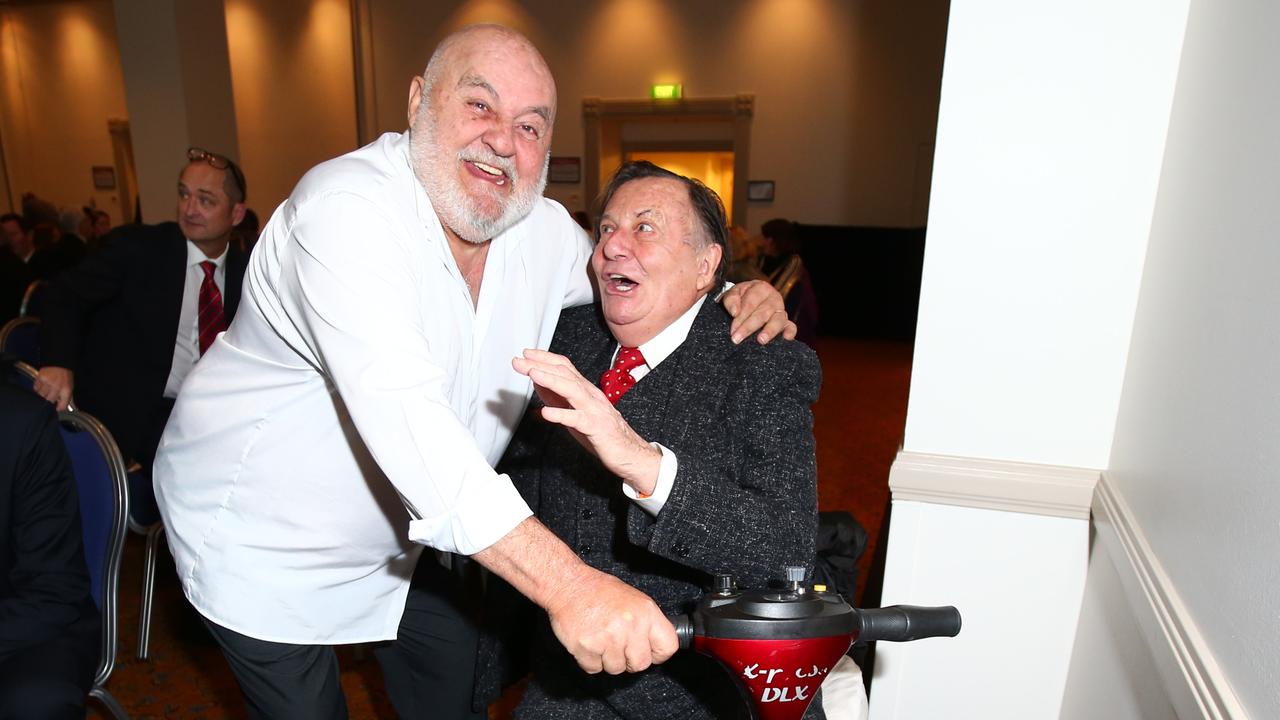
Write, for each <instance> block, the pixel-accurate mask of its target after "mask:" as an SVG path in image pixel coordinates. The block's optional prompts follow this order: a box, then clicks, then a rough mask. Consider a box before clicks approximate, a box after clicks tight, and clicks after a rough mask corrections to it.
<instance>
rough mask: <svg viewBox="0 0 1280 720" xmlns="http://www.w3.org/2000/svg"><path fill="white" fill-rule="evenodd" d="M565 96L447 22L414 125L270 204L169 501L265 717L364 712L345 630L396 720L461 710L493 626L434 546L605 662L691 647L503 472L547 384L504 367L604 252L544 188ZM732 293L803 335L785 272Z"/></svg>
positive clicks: (171, 521) (413, 88)
mask: <svg viewBox="0 0 1280 720" xmlns="http://www.w3.org/2000/svg"><path fill="white" fill-rule="evenodd" d="M555 104H556V92H555V83H554V82H553V80H552V78H551V73H550V71H549V70H548V68H547V66H546V63H545V62H544V61H543V59H542V57H541V55H539V53H538V52H537V50H536V49H535V48H534V47H533V46H532V45H531V44H530V43H529V41H528V40H527V39H526V38H524V37H523V36H521V35H520V34H518V33H516V32H514V31H511V30H509V29H507V28H503V27H499V26H491V25H490V26H475V27H470V28H466V29H464V30H462V31H459V32H458V33H455V34H454V35H451V36H450V37H448V38H446V39H445V40H444V41H443V42H442V43H441V45H440V46H439V47H438V48H437V49H436V52H435V53H434V54H433V55H432V58H431V61H430V62H429V63H428V65H427V68H426V71H425V72H424V74H423V76H422V77H418V78H415V79H414V80H413V81H412V83H411V85H410V88H409V107H408V120H409V123H410V126H411V130H410V131H409V132H408V133H405V134H399V133H388V134H386V135H383V136H382V137H381V138H379V139H378V140H376V141H375V142H373V143H372V144H370V145H369V146H367V147H364V148H362V149H360V150H357V151H355V152H353V153H350V154H348V155H345V156H342V157H340V158H337V159H334V160H331V161H329V162H326V163H323V164H321V165H319V166H318V167H316V168H314V169H312V170H311V171H310V172H309V173H307V175H306V176H304V177H303V179H302V180H301V182H299V184H298V186H297V187H296V188H295V189H294V191H293V193H292V195H291V196H290V197H289V199H288V200H286V201H285V202H284V203H283V204H282V205H281V206H280V207H279V208H277V210H276V212H275V213H274V215H273V216H272V217H271V219H270V221H269V222H268V223H267V225H266V227H265V228H264V230H263V233H262V236H261V239H260V241H259V245H258V246H257V248H255V250H254V254H253V259H252V261H251V263H250V268H249V270H248V273H247V277H246V280H245V293H244V297H243V299H242V306H241V310H240V314H239V315H237V317H236V321H235V322H234V323H233V324H232V326H231V328H230V329H229V330H228V331H227V332H226V333H225V334H223V335H222V336H220V337H219V339H218V340H217V341H216V342H215V343H214V346H213V347H212V348H211V349H210V351H209V352H208V354H206V356H205V358H204V359H203V360H202V361H201V363H200V365H199V366H197V368H196V369H195V371H194V372H193V373H192V375H191V376H190V377H189V378H188V380H187V383H186V385H184V387H183V390H182V393H181V395H180V397H179V399H178V403H177V406H176V407H175V409H174V412H173V416H172V419H171V420H170V423H169V425H168V427H167V429H166V431H165V434H164V438H163V440H162V442H161V448H160V453H159V456H158V458H157V462H156V471H155V478H156V480H155V487H156V495H157V498H158V500H159V502H160V507H161V511H162V513H163V515H164V519H165V523H166V526H167V528H168V532H169V538H170V545H171V548H172V550H173V554H174V558H175V560H176V562H177V566H178V572H179V577H180V578H181V581H182V584H183V588H184V590H185V592H186V594H187V597H188V598H189V599H190V600H191V602H192V604H193V605H194V606H195V607H196V609H198V610H199V611H200V612H201V614H202V615H204V617H205V619H206V621H207V622H208V624H209V625H210V628H211V629H212V631H213V633H214V635H215V637H217V638H218V640H219V642H220V644H221V645H222V647H223V650H224V654H225V655H226V656H227V659H228V661H229V662H230V664H231V666H232V669H233V670H234V671H235V673H236V676H237V679H238V680H239V682H240V686H241V689H242V690H243V691H244V694H245V698H246V702H247V704H248V706H249V711H250V715H251V716H252V717H308V718H340V717H345V716H346V709H345V703H344V701H343V697H342V691H341V687H340V685H339V683H338V670H337V662H336V659H335V656H334V653H333V651H332V648H331V647H330V646H332V645H334V644H340V643H357V642H368V641H383V640H395V643H394V646H393V649H394V652H393V653H390V654H393V655H395V656H396V657H397V659H398V661H397V662H393V663H390V664H388V663H387V662H386V660H385V659H384V657H385V656H386V655H388V653H380V654H379V659H380V660H383V661H384V669H385V670H386V672H385V674H386V676H387V681H388V691H389V694H390V695H391V698H392V702H393V704H394V705H395V706H396V708H397V711H398V712H399V713H400V714H401V715H403V716H415V717H416V716H425V715H424V713H429V714H430V716H431V717H446V718H447V717H458V716H466V713H467V708H466V706H467V705H468V701H469V695H470V689H471V688H470V685H471V669H470V668H469V667H465V668H464V667H462V666H464V665H467V663H465V662H460V661H459V659H460V658H463V657H469V656H471V655H473V654H474V648H475V636H474V630H472V629H469V628H466V627H463V625H465V622H464V621H463V620H462V618H461V615H460V614H459V613H458V612H457V611H456V609H454V608H452V607H450V606H449V604H450V602H451V601H452V600H453V598H451V597H449V596H448V593H447V592H441V591H440V588H438V587H433V585H435V584H437V581H439V582H443V581H442V580H439V579H438V578H437V577H435V575H438V574H439V568H438V566H437V565H434V564H433V563H432V562H430V561H427V562H423V563H422V564H421V565H419V564H418V562H417V561H418V556H419V554H420V553H421V550H422V545H427V546H430V547H432V548H435V549H436V550H438V551H441V552H443V553H454V554H458V555H469V556H471V557H473V558H474V559H475V560H476V561H478V562H479V563H480V564H481V565H483V566H484V567H486V568H488V569H489V570H491V571H492V572H494V573H496V574H498V575H499V576H501V577H503V578H504V579H506V580H507V581H509V582H510V583H511V584H512V585H513V586H514V587H515V588H516V589H517V590H519V591H520V592H521V593H523V594H524V595H526V596H528V597H529V598H530V599H531V600H532V601H533V602H535V603H537V604H538V605H539V606H541V607H542V608H544V609H545V610H546V611H547V613H548V615H549V617H550V618H551V624H552V627H553V628H554V631H555V633H556V637H558V638H559V640H560V642H561V643H563V644H564V646H565V647H566V648H567V649H568V651H569V652H570V653H571V654H572V656H573V657H574V658H575V659H576V661H577V662H578V663H579V664H580V665H581V667H582V668H583V669H584V670H586V671H587V672H600V671H602V670H603V671H606V672H609V673H615V674H616V673H621V672H624V671H639V670H643V669H645V668H647V667H649V666H650V665H651V664H652V663H658V662H662V661H664V660H666V659H667V657H669V656H670V655H671V653H672V652H674V651H675V648H676V640H675V634H674V631H673V629H672V627H671V625H670V623H668V622H667V620H666V619H665V618H664V616H663V615H662V613H661V611H660V610H659V609H658V607H657V606H656V605H655V604H654V603H653V601H652V600H651V599H650V598H649V597H648V596H646V595H644V594H643V593H641V592H639V591H637V590H634V589H633V588H631V587H629V586H627V585H626V584H624V583H622V582H620V581H619V580H617V579H616V578H613V577H611V576H609V575H608V574H606V573H602V572H599V571H597V570H594V569H592V568H590V567H589V566H588V565H586V564H585V563H583V562H582V561H581V560H580V559H579V558H578V557H577V556H576V555H575V554H574V552H573V551H572V550H570V549H569V548H568V547H567V546H566V545H565V544H564V543H563V542H561V541H560V540H558V539H557V538H556V537H555V536H554V535H553V534H552V533H551V532H549V531H548V530H547V529H546V528H545V527H544V526H543V525H541V524H540V523H539V522H538V521H537V520H535V519H533V518H532V517H531V513H530V511H529V508H528V506H527V505H526V504H525V502H524V501H523V500H522V499H521V497H520V495H519V493H517V492H516V490H515V489H514V488H513V487H512V485H511V482H510V480H509V479H508V478H507V477H506V476H505V475H499V474H497V473H495V472H494V471H493V469H492V465H493V464H494V463H495V462H496V461H497V460H498V459H499V457H500V456H501V454H502V451H503V449H504V448H505V447H506V445H507V443H508V441H509V440H510V439H511V435H512V432H513V430H514V428H515V426H516V423H517V421H518V419H519V417H520V416H521V414H522V413H523V412H524V409H525V407H526V405H527V403H528V398H529V395H530V393H531V386H530V383H529V381H528V379H527V378H525V377H523V376H521V375H519V374H517V373H515V372H514V371H512V369H511V365H510V363H511V358H512V357H513V356H515V355H516V354H518V353H519V352H520V351H521V350H522V349H523V348H525V347H543V348H545V347H547V345H548V343H549V341H550V338H551V334H552V331H553V330H554V329H555V324H556V321H557V319H558V318H559V315H560V310H561V309H562V308H564V307H567V306H572V305H580V304H584V303H588V302H590V301H591V299H592V287H591V284H590V282H589V280H588V276H587V270H586V268H587V262H588V258H589V256H590V252H591V248H590V246H589V244H588V242H587V240H586V239H585V237H584V236H583V235H582V233H581V232H580V230H578V229H577V227H576V226H575V225H574V224H573V221H572V219H570V217H569V215H568V214H567V213H566V212H565V210H564V209H563V208H562V207H560V206H559V205H558V204H556V203H554V202H552V201H550V200H546V199H544V198H542V197H541V195H542V190H543V188H544V186H545V182H546V168H547V160H548V157H549V153H550V147H551V144H550V143H551V130H552V124H553V122H554V119H555ZM726 302H727V303H728V306H729V307H731V308H733V309H736V310H740V312H739V323H738V325H737V326H735V328H734V332H735V333H736V337H739V338H740V337H743V336H745V335H747V334H750V333H751V332H754V331H756V330H760V329H761V328H763V332H762V333H761V335H762V336H764V338H765V339H767V338H768V337H770V336H772V335H775V334H777V333H778V332H780V331H784V330H785V332H788V333H790V332H793V328H791V327H789V326H787V325H786V323H785V315H784V314H781V313H782V303H781V298H780V297H779V296H777V294H776V293H774V292H772V291H771V290H769V289H768V288H767V287H762V286H759V285H757V286H754V287H751V286H748V287H743V286H736V287H735V289H734V294H732V295H730V296H728V299H727V301H726ZM765 320H769V321H770V322H769V324H765V322H764V321H765ZM406 510H407V511H408V512H407V513H406ZM415 566H418V570H419V573H420V576H419V577H418V578H416V579H415V580H416V582H414V586H413V588H412V589H411V587H410V581H411V579H414V578H413V575H414V569H415ZM426 574H431V575H432V577H429V578H424V577H423V575H426ZM442 647H444V648H452V649H451V650H448V652H450V653H452V655H451V656H450V657H447V658H446V659H445V660H444V661H441V660H440V654H441V652H443V651H442V650H441V648H442ZM423 668H427V670H425V671H424V670H423ZM424 672H426V673H429V674H428V675H424V674H423V673H424ZM434 673H440V674H434ZM423 688H430V689H431V692H429V693H426V694H425V695H424V692H423ZM451 690H452V692H450V691H451ZM432 693H434V694H435V695H437V696H438V697H433V696H432ZM446 695H448V697H445V696H446Z"/></svg>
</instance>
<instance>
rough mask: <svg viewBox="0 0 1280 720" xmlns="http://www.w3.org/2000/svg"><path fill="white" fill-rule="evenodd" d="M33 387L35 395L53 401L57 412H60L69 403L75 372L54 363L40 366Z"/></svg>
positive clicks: (73, 386)
mask: <svg viewBox="0 0 1280 720" xmlns="http://www.w3.org/2000/svg"><path fill="white" fill-rule="evenodd" d="M34 387H35V391H36V394H37V395H39V396H40V397H42V398H44V399H45V400H48V401H49V402H51V403H53V405H54V407H55V408H57V410H58V412H62V411H63V410H66V409H67V406H68V405H70V404H71V391H72V390H73V389H74V388H75V373H73V372H71V371H70V370H68V369H67V368H64V367H57V366H54V365H49V366H46V367H42V368H40V372H39V373H38V374H37V375H36V380H35V384H34Z"/></svg>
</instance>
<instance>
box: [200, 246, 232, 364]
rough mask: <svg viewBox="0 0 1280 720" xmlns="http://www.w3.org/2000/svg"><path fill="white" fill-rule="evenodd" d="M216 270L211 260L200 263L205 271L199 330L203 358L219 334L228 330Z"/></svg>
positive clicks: (201, 291)
mask: <svg viewBox="0 0 1280 720" xmlns="http://www.w3.org/2000/svg"><path fill="white" fill-rule="evenodd" d="M216 268H217V265H214V264H213V262H212V261H210V260H205V261H204V262H202V263H200V269H201V270H203V271H204V282H202V283H200V305H199V308H198V312H199V320H198V321H197V328H198V329H199V331H200V354H201V355H202V356H203V355H204V353H205V351H206V350H208V349H209V346H210V345H212V344H213V339H214V338H216V337H218V333H220V332H222V331H223V330H226V329H227V318H226V316H225V315H223V314H222V293H221V292H219V291H218V284H217V283H215V282H214V281H213V271H214V270H215V269H216Z"/></svg>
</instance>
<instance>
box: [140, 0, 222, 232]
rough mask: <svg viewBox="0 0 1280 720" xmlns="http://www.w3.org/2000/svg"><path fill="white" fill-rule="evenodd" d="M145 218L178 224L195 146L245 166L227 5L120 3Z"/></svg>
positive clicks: (158, 0) (218, 1) (189, 0)
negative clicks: (185, 171) (183, 177)
mask: <svg viewBox="0 0 1280 720" xmlns="http://www.w3.org/2000/svg"><path fill="white" fill-rule="evenodd" d="M115 12H116V28H117V33H118V36H119V42H120V64H121V67H122V68H123V70H124V85H125V100H126V102H127V104H128V107H129V130H130V134H131V136H132V139H133V152H134V162H135V163H136V167H137V173H138V192H139V195H140V197H141V198H142V218H143V220H144V221H146V222H148V223H155V222H160V221H162V220H172V219H173V218H174V207H175V201H174V198H175V194H174V192H175V190H174V188H175V186H176V183H177V178H178V173H179V172H180V171H181V170H182V166H183V165H184V164H185V162H186V155H185V153H186V150H187V148H188V147H190V146H192V145H196V146H200V147H203V148H205V149H208V150H212V151H215V152H218V153H222V154H224V155H226V156H228V157H230V158H232V159H233V160H237V161H238V160H239V152H240V150H239V143H238V141H237V136H236V114H235V102H234V100H233V98H232V94H231V65H230V61H229V59H228V56H227V26H226V16H225V12H224V9H223V2H222V0H116V1H115Z"/></svg>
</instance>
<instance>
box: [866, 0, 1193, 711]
mask: <svg viewBox="0 0 1280 720" xmlns="http://www.w3.org/2000/svg"><path fill="white" fill-rule="evenodd" d="M1186 16H1187V0H1181V1H1178V2H1164V1H1162V0H1125V1H1124V2H1113V1H1111V0H1084V1H1082V2H1077V3H1055V4H1050V3H1023V2H1018V1H1017V0H991V1H989V2H984V3H955V4H953V5H952V7H951V16H950V20H949V24H948V31H947V47H946V61H945V65H944V68H943V84H942V99H941V106H940V110H939V117H938V133H937V150H936V153H935V156H934V173H933V188H932V192H931V198H930V202H931V206H930V208H929V233H928V237H927V238H926V247H925V265H924V276H923V286H922V292H921V298H920V313H919V320H918V324H917V334H916V346H915V360H914V365H913V368H912V382H911V396H910V401H909V404H908V410H907V427H906V434H905V439H904V442H903V451H904V452H903V453H902V454H900V455H899V461H898V462H896V463H895V469H894V473H893V475H891V481H890V484H891V487H893V486H894V485H895V481H894V479H893V477H894V476H897V475H898V474H901V473H905V472H906V470H904V469H903V468H904V467H905V465H906V464H907V463H904V462H903V458H904V457H908V456H910V457H919V456H920V454H936V455H940V456H945V457H950V458H952V459H951V460H949V461H947V466H948V467H950V468H951V469H950V470H948V472H949V473H950V475H949V477H950V482H949V483H942V486H935V487H934V488H933V490H932V492H934V493H935V494H936V495H937V496H938V498H939V502H960V503H963V502H968V501H969V498H971V497H972V496H973V495H974V493H979V492H980V491H981V489H982V488H984V487H988V486H993V482H994V481H998V480H1000V477H998V475H1000V473H995V474H992V472H994V471H991V472H988V471H986V470H984V469H983V468H984V464H983V462H982V461H983V460H999V461H1013V462H1018V463H1025V466H1024V467H1023V468H1022V470H1021V471H1020V475H1022V476H1023V478H1022V479H1014V481H1008V482H1005V481H1001V482H995V483H994V486H1005V487H1007V489H1008V491H1009V492H1010V494H1009V495H1008V496H1006V497H1004V498H1000V497H986V498H985V499H984V502H986V501H990V502H992V503H993V504H994V505H996V506H1008V507H1012V508H1017V507H1019V506H1021V505H1023V504H1024V502H1025V501H1026V500H1027V499H1034V498H1035V497H1036V496H1038V495H1039V493H1040V492H1041V491H1042V490H1043V489H1044V488H1046V487H1049V486H1051V485H1052V484H1053V482H1054V478H1055V477H1057V476H1058V475H1060V474H1061V473H1063V472H1065V471H1067V470H1069V469H1070V468H1079V469H1081V470H1078V471H1075V472H1078V473H1080V474H1082V475H1084V474H1087V471H1088V469H1092V470H1093V476H1094V477H1095V478H1096V475H1097V471H1098V470H1101V469H1102V468H1105V467H1106V466H1107V462H1108V458H1109V456H1110V452H1111V439H1112V434H1113V432H1114V429H1115V421H1116V413H1117V408H1118V405H1119V401H1120V391H1121V383H1122V380H1123V378H1124V373H1125V362H1126V356H1127V350H1128V347H1129V336H1130V331H1131V326H1132V322H1133V313H1134V309H1135V307H1136V304H1137V298H1138V289H1139V284H1140V280H1141V274H1142V267H1143V258H1144V255H1145V252H1146V245H1147V237H1148V234H1149V232H1150V227H1151V217H1152V212H1153V209H1154V207H1155V200H1156V194H1157V187H1158V180H1159V177H1160V168H1161V162H1162V158H1163V152H1164V141H1165V135H1166V131H1167V126H1168V120H1169V111H1170V107H1171V106H1172V102H1173V91H1174V83H1175V78H1176V76H1177V68H1178V58H1179V54H1180V50H1181V42H1182V35H1183V30H1184V28H1185V22H1186ZM966 459H975V460H973V462H971V463H969V465H968V466H966ZM1005 480H1009V479H1008V478H1005ZM948 484H949V486H950V487H946V486H947V485H948ZM948 492H949V493H951V495H952V497H951V498H947V497H946V496H947V494H948ZM898 494H899V493H898V491H897V490H895V497H897V496H898ZM1086 496H1087V493H1086ZM1002 501H1003V502H1002ZM914 504H915V503H910V502H903V501H902V500H899V499H895V501H894V506H893V512H894V515H893V518H892V526H891V531H890V533H891V534H890V540H889V548H888V551H889V558H888V567H887V569H886V574H885V587H884V597H883V599H884V601H885V602H886V603H891V602H909V603H917V604H929V603H935V602H946V603H952V602H954V603H955V604H956V605H957V607H959V608H960V610H961V612H962V613H963V614H964V615H965V620H966V625H965V629H964V630H963V631H962V632H961V635H960V637H958V638H956V639H955V640H954V641H952V642H950V643H949V644H948V643H944V642H942V641H938V642H931V644H929V645H927V646H925V645H922V646H921V647H919V648H916V647H912V646H903V647H902V648H889V649H888V653H890V658H893V657H896V656H899V655H900V656H902V657H904V658H908V659H909V662H904V663H902V664H901V666H900V667H899V668H897V669H896V670H890V669H885V670H884V671H883V672H884V673H885V675H883V676H882V675H881V672H882V671H881V669H880V668H879V666H877V677H876V678H875V681H874V684H873V686H872V692H871V710H872V717H873V718H875V720H887V719H888V718H894V719H895V720H906V719H911V720H914V719H916V718H919V719H921V720H923V719H925V718H935V717H942V716H947V717H957V716H961V717H974V718H984V719H1005V718H1008V719H1009V720H1027V719H1029V718H1055V717H1057V716H1058V712H1059V710H1060V708H1061V703H1062V698H1063V693H1064V689H1065V687H1066V682H1067V675H1068V667H1069V661H1070V657H1071V646H1072V643H1073V641H1074V638H1075V634H1076V619H1077V618H1078V616H1079V612H1080V607H1081V599H1082V597H1083V592H1084V585H1085V568H1086V564H1087V560H1088V533H1087V530H1088V524H1087V521H1085V520H1083V519H1078V520H1069V519H1064V518H1059V517H1049V516H1047V515H1037V514H1030V513H1025V512H994V511H980V510H971V509H962V508H948V507H946V506H933V507H936V508H938V509H937V510H935V511H930V512H923V511H918V510H914V509H912V510H909V511H908V512H907V515H906V517H905V518H904V516H903V512H902V511H903V510H904V509H907V508H910V507H911V506H913V505H914ZM1079 510H1080V511H1081V512H1082V513H1085V514H1087V511H1088V503H1087V502H1086V503H1084V505H1083V506H1082V507H1080V508H1079ZM982 513H985V514H982ZM988 516H990V517H988ZM997 516H998V518H997ZM1006 516H1007V517H1006ZM1013 518H1016V521H1015V520H1014V519H1013ZM903 523H905V524H906V527H907V528H909V529H910V530H911V532H901V531H900V528H899V526H900V525H901V524H903ZM1011 554H1012V556H1011ZM1022 559H1025V562H1022ZM1046 573H1047V574H1048V576H1047V577H1046V576H1045V574H1046ZM1029 608H1039V610H1040V611H1041V612H1042V613H1043V619H1042V620H1041V621H1037V620H1036V619H1035V618H1034V612H1033V611H1030V610H1028V609H1029ZM971 617H972V618H974V621H970V618H971ZM885 651H886V650H885V648H884V647H882V648H881V649H880V650H879V651H878V652H881V653H883V652H885ZM886 693H887V694H886ZM957 714H958V715H957ZM1102 717H1105V716H1102Z"/></svg>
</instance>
